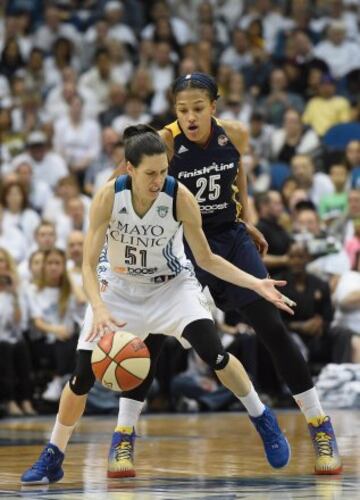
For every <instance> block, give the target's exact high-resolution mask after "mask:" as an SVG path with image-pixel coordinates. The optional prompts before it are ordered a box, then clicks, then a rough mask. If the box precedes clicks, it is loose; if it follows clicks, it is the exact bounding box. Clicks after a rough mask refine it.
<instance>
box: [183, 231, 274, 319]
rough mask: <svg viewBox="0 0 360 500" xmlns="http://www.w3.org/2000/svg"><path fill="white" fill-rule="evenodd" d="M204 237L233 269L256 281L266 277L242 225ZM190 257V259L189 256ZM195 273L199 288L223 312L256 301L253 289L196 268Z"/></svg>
mask: <svg viewBox="0 0 360 500" xmlns="http://www.w3.org/2000/svg"><path fill="white" fill-rule="evenodd" d="M206 237H207V240H208V242H209V245H210V248H211V250H212V251H213V252H214V253H215V254H217V255H220V256H221V257H223V258H224V259H226V260H227V261H229V262H231V263H232V264H233V265H234V266H236V267H238V268H239V269H241V270H242V271H245V272H247V273H249V274H252V275H253V276H256V277H257V278H266V277H267V276H268V271H267V269H266V267H265V265H264V263H263V261H262V260H261V256H260V254H259V252H258V250H257V248H256V246H255V244H254V242H253V241H252V239H251V237H250V236H249V234H248V233H247V231H246V227H245V224H243V223H238V224H236V225H234V226H233V228H231V229H228V230H226V231H224V232H221V233H218V234H216V235H215V234H211V235H206ZM187 250H188V249H187ZM189 257H192V256H190V255H189ZM192 260H193V259H192ZM195 271H196V276H197V278H198V280H199V281H200V283H201V284H202V286H204V287H205V286H208V287H209V290H210V293H211V295H212V297H213V299H214V302H215V304H216V306H217V307H218V308H219V309H221V310H222V311H225V312H226V311H231V310H234V309H239V308H241V307H243V306H245V305H247V304H250V303H251V302H253V301H254V300H258V299H259V295H258V294H257V293H255V292H253V291H252V290H249V289H248V288H242V287H238V286H236V285H233V284H231V283H228V282H227V281H223V280H221V279H219V278H217V277H216V276H214V275H212V274H210V273H208V272H206V271H204V270H203V269H200V268H199V267H198V266H195Z"/></svg>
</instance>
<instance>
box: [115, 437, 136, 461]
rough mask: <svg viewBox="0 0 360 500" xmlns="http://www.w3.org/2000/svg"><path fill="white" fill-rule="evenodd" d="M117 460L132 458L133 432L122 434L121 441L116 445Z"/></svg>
mask: <svg viewBox="0 0 360 500" xmlns="http://www.w3.org/2000/svg"><path fill="white" fill-rule="evenodd" d="M114 448H115V459H116V460H131V459H132V452H133V444H132V436H131V434H122V435H121V439H120V441H119V442H118V443H117V444H116V445H115V446H114Z"/></svg>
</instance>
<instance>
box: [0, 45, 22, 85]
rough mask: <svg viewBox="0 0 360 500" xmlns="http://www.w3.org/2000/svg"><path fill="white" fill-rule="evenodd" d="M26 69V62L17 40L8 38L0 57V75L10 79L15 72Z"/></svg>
mask: <svg viewBox="0 0 360 500" xmlns="http://www.w3.org/2000/svg"><path fill="white" fill-rule="evenodd" d="M23 67H24V60H23V57H22V55H21V52H20V47H19V44H18V42H17V40H16V38H8V39H7V40H6V42H5V45H4V47H3V49H2V52H1V56H0V73H1V74H2V75H4V76H6V78H8V79H10V78H11V77H12V76H13V75H14V74H15V72H16V71H17V70H18V69H20V68H23Z"/></svg>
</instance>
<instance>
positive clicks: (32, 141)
mask: <svg viewBox="0 0 360 500" xmlns="http://www.w3.org/2000/svg"><path fill="white" fill-rule="evenodd" d="M26 144H27V152H26V153H23V154H21V155H19V156H16V157H15V158H14V160H13V168H15V165H16V166H17V165H19V163H20V162H28V163H30V164H31V166H32V169H33V176H34V180H35V181H37V180H41V181H43V182H46V183H47V184H48V186H49V187H50V188H52V189H53V188H54V187H55V185H56V183H57V181H58V180H59V179H61V178H62V177H65V175H67V174H68V167H67V165H66V163H65V161H64V159H63V158H62V157H61V156H60V155H59V154H58V153H55V151H53V150H52V149H51V147H50V145H49V144H48V139H47V137H46V134H45V133H44V132H42V131H40V130H37V131H34V132H31V133H30V134H29V135H28V137H27V141H26Z"/></svg>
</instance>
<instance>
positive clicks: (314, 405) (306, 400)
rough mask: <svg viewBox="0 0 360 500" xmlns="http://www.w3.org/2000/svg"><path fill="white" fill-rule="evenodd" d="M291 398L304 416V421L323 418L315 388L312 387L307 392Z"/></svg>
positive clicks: (323, 413) (323, 414)
mask: <svg viewBox="0 0 360 500" xmlns="http://www.w3.org/2000/svg"><path fill="white" fill-rule="evenodd" d="M293 398H294V399H295V401H296V403H297V404H298V406H299V408H300V410H301V411H302V412H303V414H304V415H305V418H306V420H311V419H312V418H316V417H323V416H325V412H324V410H323V409H322V406H321V403H320V400H319V396H318V393H317V390H316V389H315V387H312V388H311V389H309V390H308V391H305V392H301V393H300V394H294V395H293Z"/></svg>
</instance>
